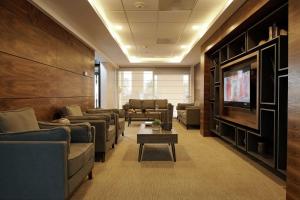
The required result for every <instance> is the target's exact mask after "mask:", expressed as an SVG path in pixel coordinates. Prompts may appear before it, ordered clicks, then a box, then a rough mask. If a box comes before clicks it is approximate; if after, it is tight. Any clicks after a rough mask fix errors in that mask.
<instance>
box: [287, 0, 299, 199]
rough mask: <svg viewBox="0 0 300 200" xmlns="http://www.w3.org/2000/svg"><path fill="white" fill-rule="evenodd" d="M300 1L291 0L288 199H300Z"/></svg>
mask: <svg viewBox="0 0 300 200" xmlns="http://www.w3.org/2000/svg"><path fill="white" fill-rule="evenodd" d="M299 24H300V1H299V0H289V47H288V48H289V51H288V52H289V56H288V58H289V60H288V62H289V82H288V84H289V89H288V93H289V95H288V152H287V154H288V155H287V159H288V161H287V199H289V200H296V199H300V95H299V88H300V57H299V55H300V27H299Z"/></svg>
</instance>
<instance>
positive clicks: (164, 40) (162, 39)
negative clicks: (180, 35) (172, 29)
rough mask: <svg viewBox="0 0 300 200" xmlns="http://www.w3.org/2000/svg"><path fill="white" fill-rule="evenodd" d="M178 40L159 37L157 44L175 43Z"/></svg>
mask: <svg viewBox="0 0 300 200" xmlns="http://www.w3.org/2000/svg"><path fill="white" fill-rule="evenodd" d="M175 43H176V40H174V39H171V38H158V39H157V40H156V44H175Z"/></svg>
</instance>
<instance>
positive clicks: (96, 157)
mask: <svg viewBox="0 0 300 200" xmlns="http://www.w3.org/2000/svg"><path fill="white" fill-rule="evenodd" d="M100 160H102V155H101V152H96V153H95V161H96V162H100Z"/></svg>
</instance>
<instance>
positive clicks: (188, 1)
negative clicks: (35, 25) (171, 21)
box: [159, 0, 196, 11]
mask: <svg viewBox="0 0 300 200" xmlns="http://www.w3.org/2000/svg"><path fill="white" fill-rule="evenodd" d="M195 4H196V0H159V10H161V11H166V10H192V9H193V8H194V7H195Z"/></svg>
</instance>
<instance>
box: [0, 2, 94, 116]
mask: <svg viewBox="0 0 300 200" xmlns="http://www.w3.org/2000/svg"><path fill="white" fill-rule="evenodd" d="M84 72H87V73H88V76H84V75H83V73H84ZM93 75H94V51H93V50H92V49H91V48H89V47H88V46H86V45H85V44H84V43H82V42H81V41H80V40H79V39H77V38H76V37H75V36H74V35H72V34H71V33H69V32H68V31H66V30H65V29H64V28H62V27H61V26H60V25H58V24H57V23H56V22H54V21H53V20H52V19H51V18H49V17H48V16H46V15H45V14H43V13H42V12H41V11H40V10H38V9H37V8H35V7H34V6H33V5H32V4H30V3H29V2H28V1H26V0H1V1H0V88H1V90H0V110H7V109H15V108H21V107H24V106H30V107H33V108H34V109H35V111H36V114H37V116H38V119H42V120H50V119H52V117H53V115H54V114H55V113H56V112H57V111H58V110H59V109H60V108H61V107H63V106H64V105H69V104H80V105H81V106H82V108H83V109H86V108H87V107H93V104H94V89H93V87H94V86H93V84H94V80H93Z"/></svg>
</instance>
